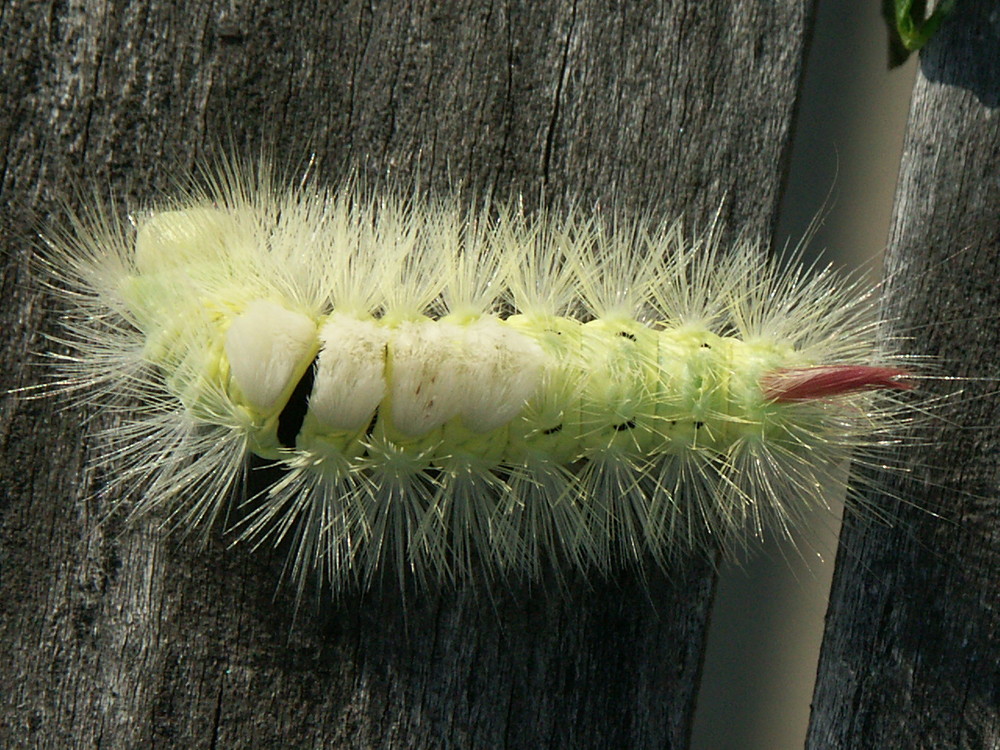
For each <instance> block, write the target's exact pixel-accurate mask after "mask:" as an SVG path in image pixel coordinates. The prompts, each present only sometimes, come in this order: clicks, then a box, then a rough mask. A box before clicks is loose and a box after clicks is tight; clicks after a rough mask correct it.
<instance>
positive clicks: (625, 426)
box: [615, 419, 635, 432]
mask: <svg viewBox="0 0 1000 750" xmlns="http://www.w3.org/2000/svg"><path fill="white" fill-rule="evenodd" d="M632 429H635V420H634V419H630V420H629V421H628V422H622V423H621V424H616V425H615V432H625V430H632Z"/></svg>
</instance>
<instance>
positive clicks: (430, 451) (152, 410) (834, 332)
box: [42, 168, 907, 591]
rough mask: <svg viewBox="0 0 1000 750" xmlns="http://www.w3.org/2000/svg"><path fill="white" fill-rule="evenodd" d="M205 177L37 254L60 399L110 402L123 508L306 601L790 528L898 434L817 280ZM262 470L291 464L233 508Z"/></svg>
mask: <svg viewBox="0 0 1000 750" xmlns="http://www.w3.org/2000/svg"><path fill="white" fill-rule="evenodd" d="M210 183H211V185H212V188H211V189H210V190H208V191H199V190H197V189H189V190H187V191H185V193H184V194H183V196H182V197H181V198H179V199H177V200H175V201H173V202H172V203H169V204H168V205H165V206H163V207H162V208H161V209H159V210H157V211H155V212H149V213H147V214H144V215H142V216H139V217H138V218H135V219H133V220H132V222H130V223H129V222H123V221H121V220H119V219H116V218H114V217H113V216H110V215H108V214H107V213H98V214H96V215H94V216H92V217H89V218H84V219H78V220H76V221H75V222H74V223H73V226H72V227H71V228H70V231H67V232H64V233H62V234H59V235H53V236H51V237H50V239H49V240H48V241H47V247H48V249H47V251H46V253H45V254H44V259H43V261H42V265H43V267H44V269H45V273H46V274H47V277H48V281H49V285H50V287H51V288H52V289H54V290H55V292H56V293H57V294H58V295H59V296H60V297H61V298H62V299H63V301H64V302H65V306H66V308H67V312H66V315H65V316H64V318H63V326H64V330H65V334H64V335H61V336H59V337H56V340H57V341H58V342H60V343H61V344H64V345H68V346H69V347H70V348H71V349H72V353H71V354H64V355H60V356H59V357H58V362H59V369H60V372H61V377H60V378H59V382H58V387H60V388H62V389H64V390H68V391H70V392H73V393H79V394H81V395H82V396H83V398H85V399H87V400H92V401H93V402H94V403H96V404H98V405H99V406H100V407H101V408H104V409H109V410H112V411H114V412H116V413H117V416H118V417H119V423H118V424H116V425H115V426H114V427H112V428H109V429H107V430H106V431H105V432H104V433H103V435H102V437H103V440H104V444H105V449H104V451H103V453H102V454H101V457H100V458H99V459H98V461H99V462H101V463H102V464H107V465H109V466H113V467H114V472H113V477H114V478H113V479H112V480H110V483H109V490H110V491H111V492H113V493H115V494H116V495H118V494H122V495H125V496H128V497H131V498H132V499H133V500H134V512H136V513H147V512H156V513H158V514H160V515H161V516H162V517H164V518H165V519H166V520H165V523H166V524H167V525H169V526H171V527H176V528H179V529H182V530H188V531H190V530H194V529H201V530H206V529H208V528H209V527H211V526H212V524H213V523H214V522H215V521H216V520H218V519H220V518H223V517H226V518H228V519H229V521H230V525H231V527H232V529H231V531H232V533H233V534H235V538H236V539H237V540H239V541H248V542H251V543H255V544H260V543H265V542H266V543H274V544H278V543H288V544H289V546H290V550H291V552H290V557H289V561H290V565H291V570H292V574H293V576H294V577H295V578H296V579H297V581H298V584H299V586H300V587H301V586H303V585H304V584H305V582H306V581H307V579H308V578H309V577H310V576H311V575H313V574H316V575H317V576H318V577H319V578H320V579H324V580H326V581H328V582H329V583H330V584H331V585H332V586H333V589H334V590H335V591H339V590H342V589H343V588H344V587H345V586H347V585H362V586H364V585H366V584H368V583H369V582H370V581H371V580H372V578H373V576H374V575H375V573H376V571H378V570H380V569H381V568H383V567H388V568H389V569H392V570H397V571H399V572H402V571H404V570H407V569H409V570H412V571H414V572H415V573H416V574H417V575H418V576H421V577H427V578H429V579H437V580H445V581H447V580H454V579H461V578H466V577H468V576H470V575H484V576H491V575H496V574H507V573H511V572H513V573H515V574H517V573H521V574H528V575H534V574H537V573H538V571H539V570H540V569H541V567H542V566H545V565H549V564H553V565H555V566H556V567H557V568H558V567H559V566H566V565H569V566H574V567H577V568H591V567H594V568H597V569H607V568H609V567H611V566H615V565H620V564H627V563H642V562H643V561H644V560H646V559H647V558H651V559H653V560H655V561H656V562H657V563H658V564H661V565H662V564H665V563H666V562H667V561H668V560H669V558H670V557H671V555H673V554H674V553H676V552H677V551H679V550H690V549H692V548H693V549H702V548H704V549H718V548H720V547H721V548H733V547H738V546H740V545H742V544H743V543H744V540H745V539H746V537H747V536H748V535H757V536H759V535H761V534H762V533H763V531H764V529H765V528H767V527H770V528H774V529H777V530H778V533H789V532H790V530H791V529H792V528H794V527H795V525H796V523H797V520H798V518H799V517H800V515H802V513H803V511H804V510H805V509H807V508H809V507H810V506H813V505H815V504H817V503H824V502H825V500H824V492H825V490H826V488H827V487H828V486H829V485H830V484H832V483H836V482H841V481H842V467H843V464H844V462H845V461H846V460H847V459H848V458H849V456H850V455H851V454H852V453H854V454H857V453H861V454H864V453H866V452H867V453H869V454H871V453H872V452H875V451H877V450H878V449H879V447H880V446H881V445H883V444H884V441H885V440H886V439H887V437H891V435H892V433H893V427H894V425H895V423H896V422H897V420H898V418H899V417H900V414H901V408H902V407H901V405H900V404H899V403H898V401H897V400H896V398H895V397H894V396H893V395H892V394H893V392H894V391H895V390H898V389H902V388H906V387H907V384H906V381H905V377H904V376H905V373H904V371H903V370H902V369H900V367H899V366H898V365H899V362H898V361H895V360H894V359H893V358H892V356H891V355H890V354H888V353H886V352H883V351H881V350H880V348H879V346H878V344H877V342H876V338H877V334H878V330H879V326H878V324H877V322H876V320H875V310H874V302H873V297H872V295H871V294H870V293H869V290H868V289H866V288H865V287H864V286H863V285H861V284H859V283H855V282H850V281H845V280H844V279H843V278H840V277H838V276H837V275H836V274H834V273H832V272H831V271H830V270H829V269H827V270H821V271H819V272H817V273H815V274H808V273H806V272H805V271H804V270H803V269H801V268H797V267H792V268H791V269H788V270H781V269H780V268H779V266H778V265H777V264H776V263H775V262H773V261H771V260H768V259H767V258H766V257H765V256H764V254H763V253H762V252H760V250H759V249H758V248H757V247H756V246H755V245H753V244H752V243H749V242H744V243H742V244H740V245H738V246H737V247H735V248H733V249H732V251H731V252H723V251H722V250H721V249H720V248H719V242H718V239H717V233H715V232H712V231H710V232H709V233H708V235H707V236H706V237H703V238H702V239H701V240H700V241H697V242H690V241H686V240H685V238H684V236H683V234H682V232H681V230H680V228H679V226H678V225H677V224H674V225H669V226H662V227H658V228H653V227H648V226H645V225H644V224H643V223H642V222H639V221H636V222H632V223H629V222H624V221H621V222H618V223H617V224H614V225H612V224H608V223H605V222H604V221H602V220H601V219H600V218H596V217H595V218H589V219H583V218H581V217H580V216H579V215H578V214H577V215H571V216H570V217H569V218H567V219H565V220H564V221H562V222H559V221H556V220H554V219H553V218H552V217H550V216H546V215H541V216H538V217H535V218H529V217H526V216H524V215H522V214H521V213H519V212H517V211H514V210H510V209H504V208H500V207H496V206H487V207H485V208H482V209H478V210H472V209H464V208H462V207H460V205H459V203H458V202H457V200H448V199H444V200H437V201H433V200H426V201H416V200H415V201H411V202H406V201H402V200H399V199H396V198H391V197H388V198H387V197H379V196H376V195H372V194H366V193H365V192H364V191H361V190H357V189H343V190H327V189H322V188H318V187H314V186H310V185H305V186H302V187H299V188H297V189H287V190H286V189H279V188H275V187H274V186H273V184H272V182H271V181H270V180H269V179H268V178H267V177H266V176H263V175H262V174H256V175H254V174H253V173H252V170H251V171H248V172H243V171H241V170H239V169H234V168H226V169H223V170H221V172H220V174H218V175H216V176H215V177H214V178H212V180H211V181H210ZM83 394H86V395H83ZM251 454H252V455H255V456H258V457H260V458H263V459H267V460H270V461H273V462H276V463H277V464H279V465H280V466H281V467H282V468H283V469H284V470H285V471H284V473H283V474H281V475H280V477H279V478H278V479H277V480H275V481H274V482H273V483H272V484H271V485H270V486H268V487H267V488H266V489H265V490H263V491H262V492H260V493H257V494H256V495H254V496H253V497H251V498H250V499H248V500H246V501H245V502H243V503H239V504H238V511H237V512H234V513H232V514H231V511H232V508H231V507H230V505H231V498H232V497H233V494H234V491H236V490H238V489H239V488H240V487H241V486H242V483H243V482H244V481H245V474H246V472H245V467H246V462H247V458H248V456H249V455H251Z"/></svg>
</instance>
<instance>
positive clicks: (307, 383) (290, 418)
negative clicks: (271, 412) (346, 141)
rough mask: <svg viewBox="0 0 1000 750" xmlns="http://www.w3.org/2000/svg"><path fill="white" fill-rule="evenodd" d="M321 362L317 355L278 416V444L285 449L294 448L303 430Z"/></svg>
mask: <svg viewBox="0 0 1000 750" xmlns="http://www.w3.org/2000/svg"><path fill="white" fill-rule="evenodd" d="M318 362H319V355H318V354H317V355H316V357H315V358H314V359H313V361H312V362H311V363H310V364H309V367H307V368H306V371H305V372H304V373H302V377H301V378H299V382H298V383H296V384H295V390H293V391H292V395H291V396H289V398H288V401H286V402H285V408H284V409H282V410H281V414H279V415H278V442H279V443H281V445H282V447H284V448H294V447H295V438H297V437H298V435H299V430H301V429H302V423H303V422H304V421H305V419H306V412H307V411H308V410H309V396H310V395H311V394H312V389H313V381H314V380H315V379H316V367H317V363H318Z"/></svg>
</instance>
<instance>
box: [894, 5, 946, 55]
mask: <svg viewBox="0 0 1000 750" xmlns="http://www.w3.org/2000/svg"><path fill="white" fill-rule="evenodd" d="M957 1H958V0H941V2H939V3H938V5H937V7H936V8H935V9H934V12H933V13H931V14H930V15H929V16H928V15H927V2H926V0H882V16H883V17H884V18H885V22H886V25H887V26H888V31H889V67H890V68H895V67H897V66H899V65H902V64H903V63H904V62H906V59H907V58H908V57H909V56H910V54H911V53H912V52H916V51H917V50H918V49H920V48H921V47H923V46H924V45H925V44H927V40H929V39H930V38H931V37H932V36H933V35H934V32H936V31H937V30H938V28H939V27H940V26H941V23H942V22H943V21H944V20H945V18H947V17H948V16H949V15H950V14H951V12H952V10H953V9H954V7H955V4H956V2H957Z"/></svg>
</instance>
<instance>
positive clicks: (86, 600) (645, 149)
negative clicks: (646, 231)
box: [0, 0, 811, 748]
mask: <svg viewBox="0 0 1000 750" xmlns="http://www.w3.org/2000/svg"><path fill="white" fill-rule="evenodd" d="M810 7H811V4H810V3H809V2H807V1H806V0H780V1H778V2H775V1H773V0H755V1H752V2H744V3H739V4H736V5H734V4H731V3H722V2H717V3H704V2H700V1H698V0H685V1H682V2H681V1H677V2H667V1H664V2H657V3H613V4H610V3H602V2H597V1H596V0H577V1H576V2H568V1H563V2H552V3H532V2H512V3H493V2H489V1H484V2H480V1H479V0H467V2H456V3H450V4H446V5H443V4H440V3H437V2H431V1H430V0H424V1H423V2H421V1H419V0H418V1H417V2H411V3H400V2H390V1H388V0H386V1H384V2H383V1H377V2H345V3H341V4H331V3H318V2H304V3H278V2H261V3H229V4H217V3H208V2H201V1H200V0H188V1H187V2H182V3H173V2H163V1H162V0H148V1H147V2H124V1H119V2H110V3H70V4H52V5H46V4H33V3H18V2H5V3H4V4H3V5H2V6H0V71H2V73H0V101H2V102H3V108H2V110H0V192H2V196H0V198H2V200H0V228H2V237H3V242H4V255H3V263H4V275H3V282H2V283H3V287H2V293H3V299H4V303H5V304H4V307H3V310H2V314H3V319H4V322H3V325H2V326H0V339H2V353H0V358H2V369H0V372H2V373H3V382H2V384H0V385H2V387H3V388H10V387H18V386H21V385H26V384H30V383H33V382H37V381H38V380H39V378H40V375H39V373H38V372H37V370H35V369H32V368H31V367H29V366H28V361H29V360H30V357H29V356H28V353H29V352H37V351H39V350H41V349H43V348H45V346H46V345H45V343H44V341H43V340H42V338H41V337H40V332H43V331H51V330H53V329H54V315H55V313H54V312H52V311H50V310H49V309H48V307H49V303H48V300H47V299H46V297H45V295H44V294H43V293H42V292H41V291H40V290H39V289H37V288H36V287H35V286H33V285H32V283H31V281H30V279H29V274H28V271H27V262H26V261H27V257H28V256H29V255H30V253H31V252H32V245H33V239H32V235H33V232H34V231H35V230H36V229H38V228H39V227H40V228H42V229H44V228H45V227H46V226H48V225H50V224H51V222H53V221H57V220H58V219H57V218H53V217H57V216H58V214H59V208H58V206H59V204H60V201H62V200H66V199H67V196H69V197H68V200H69V201H70V203H71V204H73V205H79V204H80V203H81V201H82V202H86V201H91V200H93V198H91V195H92V193H91V188H90V187H88V186H91V185H95V186H96V192H97V193H99V194H102V195H103V194H107V193H109V192H112V191H113V195H114V198H113V201H114V203H115V206H116V208H120V207H121V206H122V205H123V204H126V203H129V204H134V203H137V202H138V203H140V204H141V203H142V202H143V201H146V200H148V199H150V198H151V197H155V196H156V195H157V194H159V191H161V190H169V188H170V187H171V186H172V184H173V182H174V181H175V180H176V179H177V177H178V175H181V174H184V173H186V172H187V171H189V170H190V169H192V167H194V166H195V165H197V164H199V163H202V162H203V161H204V160H205V159H207V158H212V156H213V155H214V154H217V153H218V152H219V151H220V144H221V150H225V148H226V147H227V146H228V147H229V148H234V149H235V150H237V151H240V152H242V153H244V154H251V155H252V154H253V153H255V152H256V151H258V150H260V149H261V148H262V145H261V144H264V146H263V148H266V149H269V150H270V151H271V152H273V153H274V154H275V155H276V156H277V158H278V159H279V161H281V162H283V163H289V164H299V163H304V162H305V160H306V159H307V158H308V156H309V155H310V154H315V155H316V157H317V163H318V166H317V171H318V173H319V174H320V175H321V176H322V177H325V178H327V179H331V180H336V179H338V178H341V177H343V175H344V174H345V173H346V172H347V171H349V170H350V169H358V170H360V172H361V173H362V174H363V175H365V176H366V178H367V179H369V180H370V181H371V182H372V183H378V182H380V181H382V180H388V181H396V182H398V183H400V184H404V185H413V186H419V187H421V188H422V189H430V190H441V189H448V188H450V187H454V186H459V187H463V188H468V189H470V190H473V191H475V192H477V193H480V194H489V195H491V196H494V197H495V198H497V199H499V200H507V199H510V198H512V197H516V196H518V195H522V196H524V200H525V203H526V205H527V206H528V207H529V208H531V207H532V206H535V205H538V204H539V203H540V202H542V201H544V202H546V203H549V204H551V205H552V206H555V207H559V206H565V205H566V204H567V203H571V202H573V203H576V204H577V205H581V206H585V207H589V206H591V205H594V204H595V203H600V204H601V205H605V206H616V207H621V208H622V210H629V211H635V212H639V213H642V212H645V213H648V214H650V215H651V216H653V217H658V216H667V217H672V216H674V215H675V214H677V213H679V212H684V213H685V214H686V216H687V217H688V218H689V220H691V221H704V220H705V219H706V217H708V216H709V215H711V214H712V213H713V212H714V211H715V210H716V209H717V207H718V206H719V205H720V204H721V203H722V202H723V199H724V198H725V199H726V202H725V208H724V210H723V215H722V218H723V219H724V220H725V221H727V222H728V224H729V226H730V228H731V233H730V234H732V233H733V232H735V231H736V230H738V229H742V230H745V231H747V232H749V233H750V234H751V235H761V236H765V237H766V236H767V235H768V234H769V232H770V231H771V228H772V226H773V221H774V214H775V210H776V205H777V196H778V192H779V188H780V183H781V180H782V177H783V172H784V169H785V161H786V155H787V152H788V144H789V129H790V124H791V120H792V113H793V108H794V103H795V95H796V90H797V86H798V80H799V76H800V71H801V60H802V53H803V40H804V38H805V35H806V25H807V20H808V16H809V9H810ZM78 186H83V187H82V188H81V190H80V191H79V192H74V190H75V188H76V187H78ZM74 196H78V197H74ZM84 416H86V417H87V418H88V419H93V420H96V421H93V422H82V420H83V417H84ZM106 419H107V415H102V414H97V415H93V414H89V413H87V412H85V411H83V410H80V409H76V408H72V407H67V406H65V405H63V404H57V403H54V402H52V401H44V400H43V401H27V402H26V401H23V400H17V399H12V398H9V397H8V398H6V399H5V400H4V401H3V408H2V411H0V449H2V460H0V486H2V487H3V498H2V501H0V533H2V537H0V539H2V555H3V558H2V565H3V576H2V580H0V613H2V618H0V705H2V709H0V710H2V718H0V744H2V745H4V746H7V747H30V746H38V747H57V746H58V747H83V746H87V747H111V748H118V747H150V746H167V747H185V748H197V747H227V748H230V747H337V746H343V747H512V748H519V747H524V748H528V747H531V748H536V747H567V748H582V747H683V746H684V745H685V744H686V738H687V736H688V734H689V731H690V722H691V715H692V711H693V700H694V692H695V688H696V685H697V680H698V675H699V670H700V663H701V653H702V647H703V642H704V631H705V627H706V621H707V616H708V610H709V606H710V602H711V596H712V590H713V585H714V581H713V572H712V566H711V563H710V561H706V560H693V561H691V562H690V564H688V565H686V566H684V565H680V566H678V569H677V570H674V571H671V572H670V573H669V575H667V576H661V575H659V574H654V575H651V576H650V580H649V581H648V582H646V583H643V582H640V581H636V580H635V575H634V574H632V573H622V574H620V575H617V576H615V577H613V578H612V579H611V580H599V579H594V580H589V581H576V582H574V583H573V584H572V585H571V587H570V591H569V593H568V594H567V595H565V596H553V595H552V594H551V593H546V592H545V591H544V590H542V589H541V588H539V587H534V588H532V587H523V588H517V589H514V590H511V591H509V592H502V593H498V594H497V595H496V596H495V597H493V598H491V597H490V596H486V595H484V594H483V593H482V591H479V590H477V589H475V588H471V589H466V590H461V591H454V592H438V593H430V594H420V595H414V594H413V593H412V592H411V593H410V594H409V595H408V596H407V597H405V598H404V597H403V596H402V595H401V593H400V592H399V591H398V590H396V589H394V588H393V587H391V586H389V587H386V588H384V589H382V590H379V591H374V592H372V593H371V594H369V595H367V596H365V597H357V598H354V599H351V600H348V601H343V602H341V603H340V604H338V605H336V606H334V605H328V606H326V607H324V608H323V609H321V610H320V611H318V612H305V611H302V612H300V613H299V615H298V617H297V618H295V617H294V616H293V606H292V601H291V596H290V594H289V593H288V592H285V591H282V592H279V593H278V595H277V596H274V587H275V582H276V580H277V576H278V571H279V570H280V563H281V558H280V553H271V554H268V553H266V552H263V553H259V554H251V553H250V552H249V551H248V550H244V549H239V548H237V549H232V550H230V549H226V545H225V540H224V539H223V538H222V537H221V535H219V536H216V537H215V538H213V540H212V542H211V544H210V545H209V547H208V549H205V550H202V549H199V548H198V547H197V546H195V545H193V544H192V543H188V542H183V541H180V540H177V539H166V540H165V539H163V538H161V536H160V534H158V533H157V531H156V529H155V528H152V527H151V526H150V525H148V524H147V525H140V526H135V527H132V526H129V527H126V526H124V525H123V524H122V523H121V519H120V518H119V517H117V516H115V517H113V518H112V520H111V521H108V522H105V523H101V521H102V519H104V518H105V516H106V513H107V511H108V508H109V500H110V498H101V497H100V496H99V495H97V494H95V493H97V492H98V491H99V489H100V487H101V486H102V476H100V475H99V473H96V472H94V471H92V470H89V469H85V468H84V466H85V465H86V459H87V457H88V455H90V451H91V446H90V444H89V443H88V442H87V435H88V434H89V433H90V432H91V431H92V430H93V428H94V426H95V425H99V424H101V423H102V422H104V421H105V420H106Z"/></svg>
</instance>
